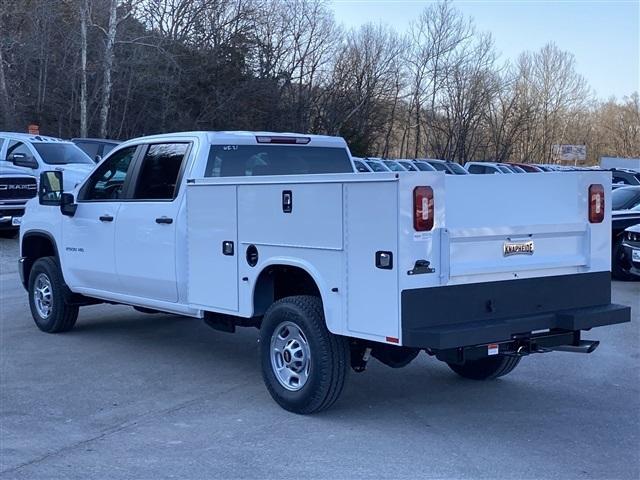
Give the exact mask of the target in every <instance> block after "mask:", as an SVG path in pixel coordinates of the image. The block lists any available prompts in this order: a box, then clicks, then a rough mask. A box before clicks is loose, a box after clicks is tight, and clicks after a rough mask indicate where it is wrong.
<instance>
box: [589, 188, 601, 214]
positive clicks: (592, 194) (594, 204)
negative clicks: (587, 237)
mask: <svg viewBox="0 0 640 480" xmlns="http://www.w3.org/2000/svg"><path fill="white" fill-rule="evenodd" d="M603 220H604V187H603V186H602V185H600V184H594V185H591V186H590V187H589V222H591V223H600V222H602V221H603Z"/></svg>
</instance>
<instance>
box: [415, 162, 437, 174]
mask: <svg viewBox="0 0 640 480" xmlns="http://www.w3.org/2000/svg"><path fill="white" fill-rule="evenodd" d="M415 166H416V168H417V169H418V170H422V171H423V172H435V171H436V169H435V168H433V167H432V166H431V165H429V164H428V163H423V162H416V163H415Z"/></svg>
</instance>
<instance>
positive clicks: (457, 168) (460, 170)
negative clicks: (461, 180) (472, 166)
mask: <svg viewBox="0 0 640 480" xmlns="http://www.w3.org/2000/svg"><path fill="white" fill-rule="evenodd" d="M447 165H449V168H450V169H451V170H452V171H453V173H455V174H456V175H466V174H467V173H469V172H467V171H466V170H465V169H464V168H462V166H460V165H459V164H457V163H455V162H450V163H447Z"/></svg>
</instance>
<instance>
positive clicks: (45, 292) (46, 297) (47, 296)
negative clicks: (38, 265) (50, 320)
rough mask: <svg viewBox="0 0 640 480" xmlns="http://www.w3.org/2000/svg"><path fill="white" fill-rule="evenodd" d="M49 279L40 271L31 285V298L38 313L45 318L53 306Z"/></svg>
mask: <svg viewBox="0 0 640 480" xmlns="http://www.w3.org/2000/svg"><path fill="white" fill-rule="evenodd" d="M52 293H53V291H52V288H51V281H50V280H49V277H48V276H47V275H46V274H45V273H41V274H39V275H38V276H37V277H36V280H35V282H34V285H33V300H34V302H33V303H35V306H36V310H37V311H38V315H40V317H42V318H47V317H48V316H49V315H50V314H51V309H52V308H53V296H52Z"/></svg>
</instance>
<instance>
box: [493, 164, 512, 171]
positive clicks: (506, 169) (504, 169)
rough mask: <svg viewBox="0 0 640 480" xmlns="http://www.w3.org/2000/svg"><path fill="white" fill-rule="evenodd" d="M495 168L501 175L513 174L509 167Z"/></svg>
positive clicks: (499, 166) (497, 166) (500, 166)
mask: <svg viewBox="0 0 640 480" xmlns="http://www.w3.org/2000/svg"><path fill="white" fill-rule="evenodd" d="M496 168H497V169H498V170H500V171H501V172H502V173H513V170H511V169H510V168H509V167H504V166H502V165H496Z"/></svg>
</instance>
